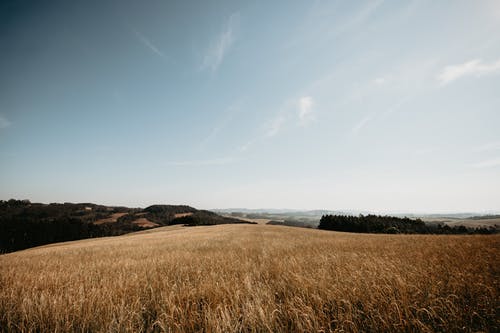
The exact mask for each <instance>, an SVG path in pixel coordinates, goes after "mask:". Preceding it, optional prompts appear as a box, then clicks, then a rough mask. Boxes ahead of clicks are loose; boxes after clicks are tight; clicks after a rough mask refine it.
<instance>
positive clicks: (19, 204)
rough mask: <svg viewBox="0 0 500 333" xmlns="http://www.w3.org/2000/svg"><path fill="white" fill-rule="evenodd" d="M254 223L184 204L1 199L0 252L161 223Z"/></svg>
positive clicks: (115, 233)
mask: <svg viewBox="0 0 500 333" xmlns="http://www.w3.org/2000/svg"><path fill="white" fill-rule="evenodd" d="M226 223H251V222H247V221H241V220H238V219H234V218H230V217H224V216H220V215H218V214H216V213H213V212H210V211H205V210H197V209H195V208H193V207H190V206H185V205H153V206H149V207H146V208H144V209H142V208H128V207H115V206H103V205H96V204H92V203H76V204H75V203H63V204H60V203H51V204H42V203H31V202H30V201H28V200H14V199H11V200H8V201H2V200H0V253H2V252H11V251H16V250H21V249H25V248H29V247H33V246H39V245H43V244H49V243H55V242H62V241H69V240H77V239H84V238H94V237H104V236H116V235H122V234H126V233H129V232H133V231H139V230H143V229H147V228H155V227H159V226H166V225H173V224H185V225H189V226H193V225H215V224H226Z"/></svg>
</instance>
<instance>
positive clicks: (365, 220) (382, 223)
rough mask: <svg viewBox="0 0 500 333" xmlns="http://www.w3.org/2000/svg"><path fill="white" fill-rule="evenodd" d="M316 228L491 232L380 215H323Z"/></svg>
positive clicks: (419, 231) (402, 231) (392, 231)
mask: <svg viewBox="0 0 500 333" xmlns="http://www.w3.org/2000/svg"><path fill="white" fill-rule="evenodd" d="M318 229H323V230H334V231H346V232H358V233H382V234H399V233H403V234H492V233H495V232H496V229H495V228H494V227H490V228H484V227H482V228H475V229H473V228H466V227H465V226H454V227H450V226H448V225H446V224H428V223H425V222H424V221H422V220H421V219H410V218H408V217H403V218H401V217H395V216H381V215H359V216H351V215H323V216H322V217H321V220H320V223H319V226H318Z"/></svg>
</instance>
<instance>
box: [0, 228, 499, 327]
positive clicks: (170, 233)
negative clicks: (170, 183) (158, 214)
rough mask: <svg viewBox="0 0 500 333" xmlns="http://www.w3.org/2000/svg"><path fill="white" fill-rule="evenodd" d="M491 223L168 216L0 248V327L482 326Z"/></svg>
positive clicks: (492, 317) (492, 275) (494, 300)
mask: <svg viewBox="0 0 500 333" xmlns="http://www.w3.org/2000/svg"><path fill="white" fill-rule="evenodd" d="M499 255H500V236H498V235H489V236H477V235H474V236H436V235H429V236H427V235H426V236H423V235H369V234H350V233H337V232H331V231H321V230H310V229H301V228H290V227H283V226H269V225H217V226H204V227H181V226H171V227H164V228H158V229H154V230H149V231H144V232H141V233H137V234H129V235H125V236H119V237H112V238H100V239H87V240H81V241H75V242H68V243H59V244H53V245H49V246H45V247H39V248H34V249H28V250H24V251H20V252H15V253H10V254H6V255H1V256H0V285H1V286H2V288H0V330H1V331H4V332H7V331H25V332H29V331H42V332H45V331H95V332H113V331H114V332H117V331H130V332H132V331H133V332H150V331H171V332H181V331H202V330H204V331H208V332H234V331H245V332H253V331H269V332H282V331H297V332H305V331H309V332H311V331H323V332H329V331H346V332H366V331H386V332H390V331H452V332H453V331H490V332H495V331H498V329H499V309H500V301H499V280H500V279H499V277H500V267H499V266H498V258H499Z"/></svg>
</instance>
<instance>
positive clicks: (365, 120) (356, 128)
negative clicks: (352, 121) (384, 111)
mask: <svg viewBox="0 0 500 333" xmlns="http://www.w3.org/2000/svg"><path fill="white" fill-rule="evenodd" d="M372 118H373V116H371V115H368V116H366V117H364V118H363V119H361V120H360V121H359V122H358V123H357V124H356V125H355V126H354V127H353V128H352V130H351V132H352V134H353V135H358V133H359V132H360V131H361V130H362V129H363V127H365V126H366V124H368V122H369V121H370V120H372Z"/></svg>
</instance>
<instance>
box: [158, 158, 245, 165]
mask: <svg viewBox="0 0 500 333" xmlns="http://www.w3.org/2000/svg"><path fill="white" fill-rule="evenodd" d="M234 162H236V159H234V158H232V157H222V158H213V159H207V160H187V161H170V162H167V163H166V165H167V166H207V165H225V164H230V163H234Z"/></svg>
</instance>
